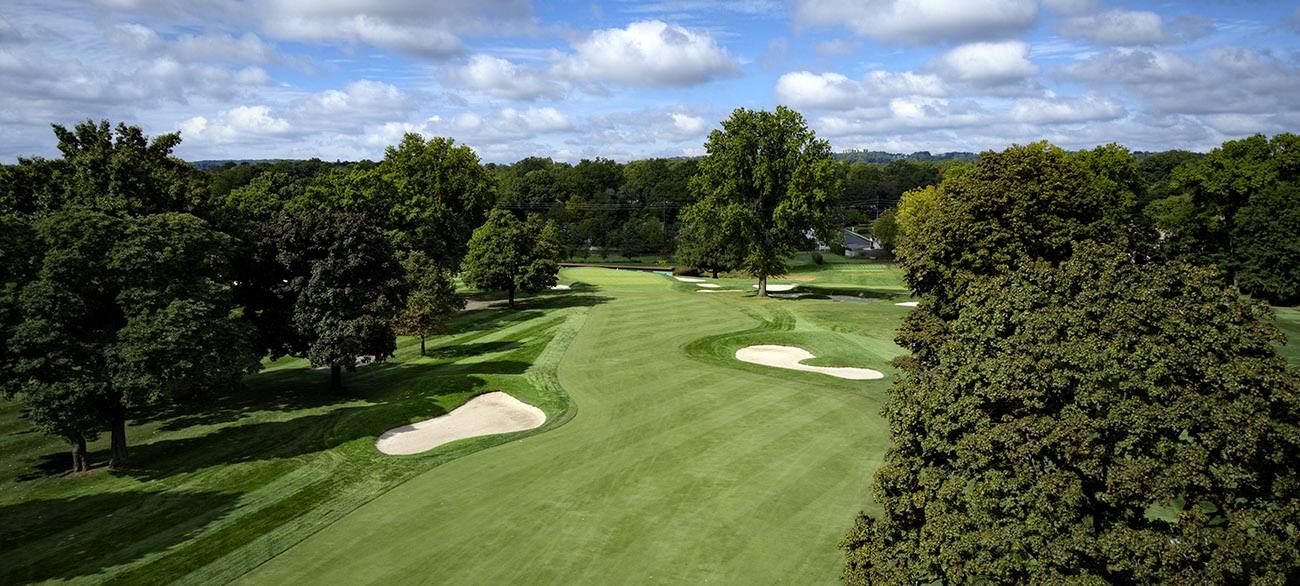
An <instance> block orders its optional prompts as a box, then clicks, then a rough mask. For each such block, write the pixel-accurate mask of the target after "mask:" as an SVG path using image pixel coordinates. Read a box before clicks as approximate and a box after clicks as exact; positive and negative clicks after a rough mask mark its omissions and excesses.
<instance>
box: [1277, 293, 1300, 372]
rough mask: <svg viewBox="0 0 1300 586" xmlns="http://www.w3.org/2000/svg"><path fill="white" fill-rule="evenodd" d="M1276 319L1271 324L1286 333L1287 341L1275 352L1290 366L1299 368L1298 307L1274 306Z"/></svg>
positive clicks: (1299, 316)
mask: <svg viewBox="0 0 1300 586" xmlns="http://www.w3.org/2000/svg"><path fill="white" fill-rule="evenodd" d="M1273 313H1274V314H1275V315H1277V321H1276V322H1274V324H1273V325H1276V326H1277V329H1279V330H1282V333H1283V334H1286V337H1287V343H1286V345H1284V346H1280V347H1278V349H1277V353H1278V354H1279V355H1281V356H1283V357H1284V358H1286V361H1287V364H1288V365H1290V366H1291V368H1300V308H1295V307H1274V308H1273Z"/></svg>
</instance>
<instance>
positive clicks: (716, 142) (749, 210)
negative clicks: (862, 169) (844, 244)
mask: <svg viewBox="0 0 1300 586" xmlns="http://www.w3.org/2000/svg"><path fill="white" fill-rule="evenodd" d="M704 148H705V150H706V151H708V153H709V154H708V156H706V157H705V158H704V159H703V160H702V161H701V162H700V170H699V173H698V174H696V175H695V177H693V178H692V179H691V183H690V187H691V191H692V192H694V193H695V194H696V196H697V198H698V201H697V202H696V203H695V204H692V208H698V209H692V208H688V209H687V210H686V211H684V212H683V215H684V217H688V218H691V219H693V220H694V221H695V222H699V223H706V222H707V223H708V224H707V226H708V229H710V230H714V231H717V232H719V233H720V238H721V241H722V242H723V243H724V244H725V246H726V248H727V249H728V250H729V252H730V253H731V256H734V258H735V259H736V263H737V266H738V268H740V269H741V270H744V271H746V272H748V273H750V274H752V275H754V276H755V277H757V278H758V295H759V296H760V297H765V296H766V295H767V278H768V277H773V276H780V275H783V274H785V273H786V271H788V270H789V268H788V266H787V265H786V263H785V259H786V258H788V257H789V256H791V255H792V254H794V252H795V251H796V250H798V249H799V248H801V247H805V246H806V245H807V244H808V242H809V239H808V236H809V234H810V233H812V234H813V235H815V236H816V237H817V239H818V240H821V241H822V242H833V241H836V240H837V238H836V236H837V235H836V234H834V233H833V231H832V225H831V219H832V218H831V214H832V211H834V210H836V209H838V205H839V198H840V195H841V189H840V183H839V182H838V181H836V178H835V164H834V162H833V161H832V159H831V155H830V145H829V144H828V143H827V142H826V141H824V140H818V139H817V136H816V135H815V134H814V133H813V132H812V131H811V130H809V129H808V126H807V124H806V123H805V122H804V120H803V117H802V116H800V115H799V114H798V113H797V112H794V111H793V110H789V109H787V108H785V107H781V106H779V107H777V109H776V111H775V112H764V111H751V110H746V109H744V108H740V109H737V110H736V111H735V112H733V113H732V114H731V117H730V118H728V119H727V120H724V121H723V122H722V129H720V130H714V131H713V132H711V133H710V134H709V140H708V142H706V143H705V145H704Z"/></svg>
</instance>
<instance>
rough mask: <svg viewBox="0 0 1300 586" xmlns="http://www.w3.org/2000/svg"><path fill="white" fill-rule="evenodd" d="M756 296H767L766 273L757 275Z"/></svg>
mask: <svg viewBox="0 0 1300 586" xmlns="http://www.w3.org/2000/svg"><path fill="white" fill-rule="evenodd" d="M758 296H759V297H767V275H759V277H758Z"/></svg>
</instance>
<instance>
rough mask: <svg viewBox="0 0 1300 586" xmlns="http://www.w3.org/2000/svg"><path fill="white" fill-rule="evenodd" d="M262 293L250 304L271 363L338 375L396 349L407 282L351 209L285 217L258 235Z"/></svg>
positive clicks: (372, 229)
mask: <svg viewBox="0 0 1300 586" xmlns="http://www.w3.org/2000/svg"><path fill="white" fill-rule="evenodd" d="M255 244H256V247H257V256H258V258H259V260H260V265H261V266H262V270H261V271H260V272H259V277H260V278H261V279H263V281H261V282H260V283H255V284H254V286H255V287H256V288H257V289H258V290H259V291H265V292H266V294H265V295H264V296H263V297H261V298H260V299H259V301H260V303H254V304H253V305H251V306H250V307H249V309H250V310H252V317H253V319H254V320H255V323H257V324H258V325H259V330H260V331H261V332H262V333H263V336H264V339H263V342H264V344H265V345H266V346H267V348H268V350H269V352H270V355H271V357H272V358H276V357H279V356H285V355H290V356H301V357H305V358H307V359H308V360H310V361H311V363H312V364H313V365H317V366H329V367H330V372H331V375H332V376H331V377H330V388H331V389H335V390H337V389H339V388H340V387H341V386H342V380H341V374H340V371H341V369H342V368H343V367H345V366H346V367H350V366H352V365H353V364H354V363H355V362H356V361H357V359H358V358H361V357H363V356H365V357H369V358H372V359H374V360H383V359H385V358H387V357H389V356H392V354H393V350H395V349H396V347H397V346H396V333H395V332H394V331H393V323H392V320H393V318H394V316H396V315H397V313H398V312H399V311H400V310H401V309H402V308H403V307H405V303H406V292H407V288H406V287H407V285H406V281H405V279H404V274H403V271H402V266H401V265H400V264H399V263H398V262H397V259H396V257H394V255H393V250H392V247H391V245H390V244H389V241H388V240H387V239H385V238H384V237H383V235H382V234H380V232H379V229H378V228H377V227H376V226H375V224H374V222H372V221H370V219H369V218H367V217H366V216H365V215H363V214H358V213H354V212H309V213H305V214H285V215H283V216H281V217H280V218H278V219H276V220H273V221H270V222H266V223H264V224H263V225H262V226H261V229H260V230H259V232H258V236H257V240H256V243H255Z"/></svg>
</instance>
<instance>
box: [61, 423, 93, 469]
mask: <svg viewBox="0 0 1300 586" xmlns="http://www.w3.org/2000/svg"><path fill="white" fill-rule="evenodd" d="M63 437H65V438H67V439H68V446H69V447H70V448H72V471H73V472H85V471H87V470H90V461H89V460H87V459H86V438H85V436H83V435H81V434H80V433H77V432H75V431H71V432H68V433H65V434H63Z"/></svg>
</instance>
